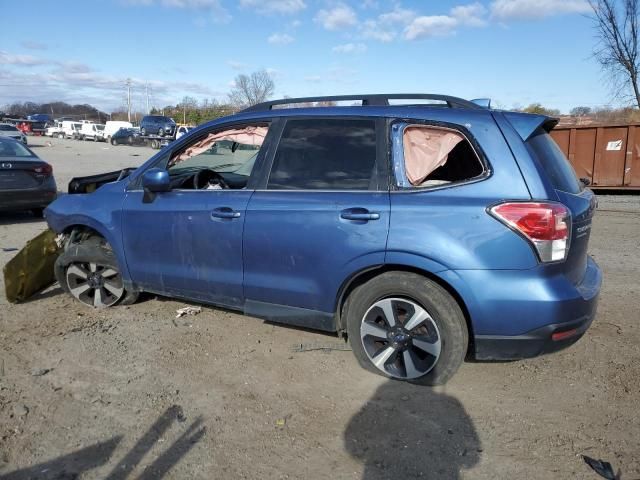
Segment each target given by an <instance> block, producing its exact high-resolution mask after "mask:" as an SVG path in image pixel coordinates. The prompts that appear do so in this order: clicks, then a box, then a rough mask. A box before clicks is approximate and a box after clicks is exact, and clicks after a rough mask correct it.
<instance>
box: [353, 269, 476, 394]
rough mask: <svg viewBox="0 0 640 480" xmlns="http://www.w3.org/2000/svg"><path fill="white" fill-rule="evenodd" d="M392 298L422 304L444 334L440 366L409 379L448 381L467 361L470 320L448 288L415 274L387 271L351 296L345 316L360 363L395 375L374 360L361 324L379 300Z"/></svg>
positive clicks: (381, 372) (438, 382) (424, 383)
mask: <svg viewBox="0 0 640 480" xmlns="http://www.w3.org/2000/svg"><path fill="white" fill-rule="evenodd" d="M389 297H399V298H405V299H407V300H411V301H413V302H415V303H417V304H419V305H421V306H422V307H423V308H424V309H425V310H426V311H427V312H428V313H429V315H430V316H431V318H432V319H433V321H434V322H435V324H436V326H437V327H438V331H439V333H440V341H441V351H440V357H439V358H438V362H437V363H436V365H435V366H434V367H433V369H431V370H430V371H429V373H427V374H426V375H424V376H422V377H419V378H416V379H411V380H406V381H409V382H411V383H417V384H421V385H441V384H443V383H445V382H446V381H447V380H448V379H449V378H451V376H453V374H454V373H455V372H456V371H457V370H458V368H459V367H460V365H461V364H462V362H463V361H464V357H465V355H466V352H467V348H468V343H469V334H468V331H467V326H466V321H465V319H464V314H463V313H462V310H461V309H460V306H459V305H458V303H457V302H456V301H455V299H454V298H453V297H452V296H451V295H450V294H449V293H448V292H447V291H446V290H445V289H444V288H442V287H441V286H440V285H438V284H437V283H435V282H433V281H431V280H429V279H427V278H425V277H423V276H421V275H418V274H414V273H405V272H388V273H383V274H381V275H380V276H378V277H375V278H374V279H372V280H370V281H369V282H367V283H365V284H364V285H361V286H360V287H358V288H356V289H355V290H354V291H353V292H352V293H351V295H349V298H348V299H347V302H346V303H345V309H344V312H343V315H344V317H345V318H346V322H347V333H348V336H349V341H350V344H351V348H352V349H353V353H354V355H355V356H356V358H357V359H358V361H359V363H360V365H361V366H362V367H364V368H365V369H367V370H369V371H371V372H374V373H377V374H379V375H383V376H386V377H388V378H394V377H391V376H389V375H387V374H385V373H384V372H383V371H381V370H379V369H378V368H376V367H375V366H374V365H373V364H372V363H371V360H369V357H368V356H367V353H366V352H365V349H364V346H363V345H362V340H361V337H360V325H361V322H362V318H363V317H364V315H365V313H366V312H367V310H368V309H369V308H370V307H371V306H372V305H373V304H374V303H376V302H377V301H379V300H382V299H384V298H389ZM396 380H402V379H396Z"/></svg>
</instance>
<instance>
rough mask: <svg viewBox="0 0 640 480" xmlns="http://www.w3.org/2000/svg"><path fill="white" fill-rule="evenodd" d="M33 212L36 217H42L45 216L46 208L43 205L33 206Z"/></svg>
mask: <svg viewBox="0 0 640 480" xmlns="http://www.w3.org/2000/svg"><path fill="white" fill-rule="evenodd" d="M31 213H32V214H33V216H34V217H38V218H42V217H44V208H42V207H39V208H32V209H31Z"/></svg>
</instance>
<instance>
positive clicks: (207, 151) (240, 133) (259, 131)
mask: <svg viewBox="0 0 640 480" xmlns="http://www.w3.org/2000/svg"><path fill="white" fill-rule="evenodd" d="M268 131H269V125H268V124H256V125H241V126H234V127H228V128H225V129H221V130H220V129H219V130H213V131H211V132H209V133H207V134H205V135H203V136H200V137H197V138H196V139H194V140H193V141H192V142H190V143H189V144H187V145H186V146H185V147H183V148H181V149H180V150H178V151H175V152H173V153H172V155H171V158H170V159H169V161H168V163H167V170H168V171H169V175H170V177H171V178H172V181H173V180H174V179H175V181H176V182H178V181H179V180H181V182H180V183H179V187H177V188H183V189H185V188H187V189H189V188H201V189H205V188H209V186H208V185H206V182H205V180H206V179H207V178H210V179H216V180H217V184H218V185H220V184H224V185H225V186H224V187H223V188H244V186H246V183H247V181H248V179H249V176H250V175H251V172H252V171H253V166H254V164H255V162H256V159H257V158H258V154H259V153H260V149H261V147H262V144H263V143H264V140H265V138H266V136H267V132H268ZM199 172H203V173H202V174H200V176H199V179H200V180H202V182H203V184H202V185H200V186H195V187H194V185H195V184H196V183H198V182H196V181H195V180H196V179H195V175H196V174H198V173H199ZM220 180H222V182H220ZM174 188H176V187H174Z"/></svg>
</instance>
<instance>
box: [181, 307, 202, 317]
mask: <svg viewBox="0 0 640 480" xmlns="http://www.w3.org/2000/svg"><path fill="white" fill-rule="evenodd" d="M200 312H202V308H201V307H183V308H179V309H178V310H176V313H177V315H176V318H180V317H182V316H184V315H197V314H199V313H200Z"/></svg>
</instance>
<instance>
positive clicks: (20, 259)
mask: <svg viewBox="0 0 640 480" xmlns="http://www.w3.org/2000/svg"><path fill="white" fill-rule="evenodd" d="M56 237H57V234H56V233H55V232H53V231H52V230H45V231H44V232H42V233H40V234H39V235H37V236H36V237H34V238H32V239H31V240H29V241H28V242H27V244H26V245H25V247H24V248H23V249H22V250H20V252H18V253H17V254H16V256H15V257H13V258H12V259H11V260H9V261H8V262H7V264H6V265H5V266H4V268H3V271H4V288H5V294H6V297H7V300H8V301H9V302H10V303H17V302H21V301H23V300H26V299H28V298H29V297H31V296H32V295H35V294H36V293H38V292H39V291H41V290H44V289H45V288H47V287H48V286H49V285H52V284H53V283H54V282H55V281H56V279H55V275H54V273H53V264H54V263H55V261H56V259H57V258H58V255H59V254H60V248H59V247H58V245H57V244H56V241H55V239H56Z"/></svg>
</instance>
